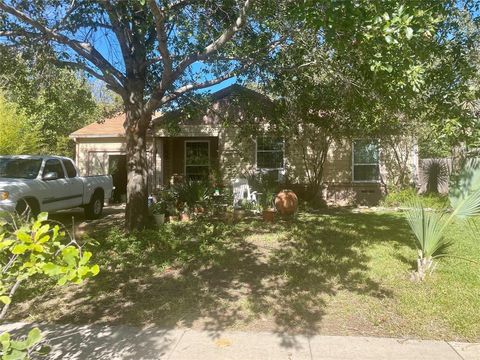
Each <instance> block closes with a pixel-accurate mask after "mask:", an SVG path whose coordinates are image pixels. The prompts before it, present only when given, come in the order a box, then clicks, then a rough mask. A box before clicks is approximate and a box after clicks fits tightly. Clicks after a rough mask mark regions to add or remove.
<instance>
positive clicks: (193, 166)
mask: <svg viewBox="0 0 480 360" xmlns="http://www.w3.org/2000/svg"><path fill="white" fill-rule="evenodd" d="M209 171H210V142H209V141H208V140H204V141H185V178H186V179H187V180H207V178H208V174H209Z"/></svg>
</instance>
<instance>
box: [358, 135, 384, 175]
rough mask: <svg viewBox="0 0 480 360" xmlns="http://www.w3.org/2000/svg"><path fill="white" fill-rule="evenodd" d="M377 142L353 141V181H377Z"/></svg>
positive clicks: (378, 173)
mask: <svg viewBox="0 0 480 360" xmlns="http://www.w3.org/2000/svg"><path fill="white" fill-rule="evenodd" d="M378 153H379V152H378V141H376V140H374V141H372V140H355V141H354V142H353V181H366V182H369V181H371V182H373V181H378V180H379V176H380V172H379V156H378Z"/></svg>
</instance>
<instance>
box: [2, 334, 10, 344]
mask: <svg viewBox="0 0 480 360" xmlns="http://www.w3.org/2000/svg"><path fill="white" fill-rule="evenodd" d="M4 341H10V334H9V333H8V332H3V333H2V334H1V335H0V342H4Z"/></svg>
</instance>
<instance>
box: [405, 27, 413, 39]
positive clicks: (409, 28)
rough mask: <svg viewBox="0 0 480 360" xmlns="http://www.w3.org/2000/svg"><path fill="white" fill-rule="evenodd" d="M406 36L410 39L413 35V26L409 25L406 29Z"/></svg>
mask: <svg viewBox="0 0 480 360" xmlns="http://www.w3.org/2000/svg"><path fill="white" fill-rule="evenodd" d="M405 37H406V38H407V39H408V40H410V39H411V38H412V37H413V29H412V28H411V27H407V28H406V29H405Z"/></svg>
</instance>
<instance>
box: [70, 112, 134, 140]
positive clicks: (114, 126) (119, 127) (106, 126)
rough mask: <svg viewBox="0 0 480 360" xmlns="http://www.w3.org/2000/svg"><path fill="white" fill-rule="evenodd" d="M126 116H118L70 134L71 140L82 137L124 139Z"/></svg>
mask: <svg viewBox="0 0 480 360" xmlns="http://www.w3.org/2000/svg"><path fill="white" fill-rule="evenodd" d="M124 122H125V114H124V113H122V114H118V115H116V116H114V117H112V118H109V119H105V120H104V121H103V122H101V123H98V122H94V123H92V124H90V125H87V126H85V127H83V128H81V129H79V130H77V131H75V132H73V133H71V134H70V138H73V139H74V138H82V137H124V136H125V129H124V128H123V123H124Z"/></svg>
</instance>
